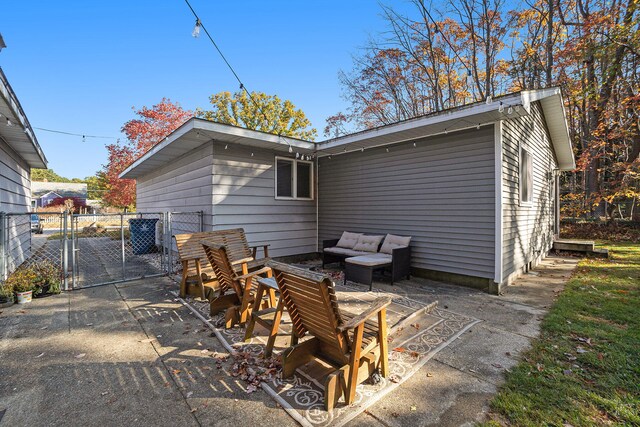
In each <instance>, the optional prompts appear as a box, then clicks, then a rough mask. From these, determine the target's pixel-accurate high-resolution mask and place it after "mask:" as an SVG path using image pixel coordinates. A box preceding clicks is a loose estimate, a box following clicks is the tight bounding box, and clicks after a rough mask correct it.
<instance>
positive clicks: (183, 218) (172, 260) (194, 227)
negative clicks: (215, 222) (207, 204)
mask: <svg viewBox="0 0 640 427" xmlns="http://www.w3.org/2000/svg"><path fill="white" fill-rule="evenodd" d="M167 225H168V227H169V229H170V233H169V235H170V236H175V235H176V234H185V233H198V232H200V231H204V216H203V212H202V211H200V212H169V213H168V214H167ZM165 250H166V252H167V266H168V270H169V271H168V273H169V274H179V273H181V272H182V264H181V263H180V260H179V256H178V248H177V247H176V242H175V239H173V238H172V239H170V241H169V242H167V245H166V246H165Z"/></svg>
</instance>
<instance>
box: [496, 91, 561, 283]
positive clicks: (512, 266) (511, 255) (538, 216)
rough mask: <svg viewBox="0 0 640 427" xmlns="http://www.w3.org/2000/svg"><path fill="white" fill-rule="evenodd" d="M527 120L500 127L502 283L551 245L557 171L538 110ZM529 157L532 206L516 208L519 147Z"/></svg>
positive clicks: (534, 110)
mask: <svg viewBox="0 0 640 427" xmlns="http://www.w3.org/2000/svg"><path fill="white" fill-rule="evenodd" d="M531 107H532V113H531V115H529V116H525V117H521V118H518V119H513V120H506V121H504V122H503V126H502V147H503V154H502V158H503V162H502V185H503V192H502V206H503V211H502V212H503V217H502V218H503V264H502V266H503V268H502V271H503V283H506V282H508V280H509V278H510V277H511V278H513V277H514V276H515V275H517V274H518V273H519V272H522V271H523V270H524V269H526V268H527V266H528V264H529V263H532V265H535V264H536V263H537V262H538V261H539V260H540V259H541V258H542V257H544V256H545V255H546V253H547V252H548V251H549V249H551V246H552V245H553V221H554V218H553V208H552V207H553V203H554V201H553V200H554V199H553V197H554V196H553V195H554V189H553V185H554V178H553V176H552V174H551V173H550V172H552V171H553V170H555V169H556V168H557V162H556V160H555V157H554V154H553V149H552V147H551V141H550V138H549V132H548V130H547V128H546V126H545V120H544V116H543V113H542V109H541V108H540V105H539V104H538V103H534V104H532V106H531ZM523 143H524V144H526V145H527V146H528V147H529V152H530V153H531V155H532V157H533V203H532V204H531V206H520V181H519V166H520V164H519V163H520V162H519V160H520V149H519V147H520V144H523Z"/></svg>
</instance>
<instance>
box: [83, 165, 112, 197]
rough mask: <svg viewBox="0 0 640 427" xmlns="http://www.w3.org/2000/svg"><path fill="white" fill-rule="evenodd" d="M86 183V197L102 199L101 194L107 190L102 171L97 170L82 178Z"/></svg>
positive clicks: (105, 179) (105, 178)
mask: <svg viewBox="0 0 640 427" xmlns="http://www.w3.org/2000/svg"><path fill="white" fill-rule="evenodd" d="M84 182H86V183H87V198H88V199H91V200H102V196H103V195H104V193H105V191H107V177H106V176H105V174H104V172H101V171H100V172H97V173H96V174H95V175H94V176H88V177H86V178H85V179H84Z"/></svg>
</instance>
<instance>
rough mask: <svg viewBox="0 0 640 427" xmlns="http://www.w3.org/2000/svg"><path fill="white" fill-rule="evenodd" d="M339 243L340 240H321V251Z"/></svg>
mask: <svg viewBox="0 0 640 427" xmlns="http://www.w3.org/2000/svg"><path fill="white" fill-rule="evenodd" d="M339 241H340V239H329V240H323V241H322V249H325V248H332V247H334V246H335V245H337V244H338V242H339Z"/></svg>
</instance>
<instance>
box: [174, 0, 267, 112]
mask: <svg viewBox="0 0 640 427" xmlns="http://www.w3.org/2000/svg"><path fill="white" fill-rule="evenodd" d="M184 1H185V3H187V6H189V9H190V10H191V13H193V16H195V18H196V26H199V27H200V28H202V29H203V30H204V33H205V34H206V35H207V37H208V38H209V41H211V43H212V44H213V47H215V48H216V50H217V51H218V53H219V54H220V57H221V58H222V60H223V61H224V63H225V64H227V67H228V68H229V70H231V72H232V73H233V76H234V77H235V78H236V80H237V81H238V83H239V84H240V90H244V91H245V92H246V94H247V95H249V99H251V102H253V103H254V105H255V106H256V107H258V109H259V110H260V113H262V116H263V117H264V120H265V121H266V122H267V123H268V122H269V120H268V119H267V115H266V114H265V113H264V111H263V109H262V107H261V106H260V105H259V104H258V103H257V102H256V100H255V99H254V98H253V95H252V94H251V92H249V90H247V87H246V86H245V85H244V84H243V83H242V80H240V77H239V76H238V73H236V70H234V69H233V67H232V66H231V64H230V63H229V61H227V58H226V57H225V56H224V54H223V53H222V51H221V50H220V48H219V47H218V44H217V43H216V42H215V41H214V40H213V37H211V34H209V31H208V30H207V27H205V26H204V24H203V23H202V20H201V19H200V17H199V16H198V14H197V13H196V11H195V10H193V7H192V6H191V3H189V0H184Z"/></svg>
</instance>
